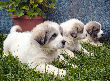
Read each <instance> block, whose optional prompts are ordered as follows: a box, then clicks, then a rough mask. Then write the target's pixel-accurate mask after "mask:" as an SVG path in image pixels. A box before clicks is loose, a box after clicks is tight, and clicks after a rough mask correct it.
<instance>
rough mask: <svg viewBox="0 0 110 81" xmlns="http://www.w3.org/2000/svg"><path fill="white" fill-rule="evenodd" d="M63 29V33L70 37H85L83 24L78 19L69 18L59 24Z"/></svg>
mask: <svg viewBox="0 0 110 81" xmlns="http://www.w3.org/2000/svg"><path fill="white" fill-rule="evenodd" d="M61 27H62V28H63V30H64V35H65V36H67V37H69V38H71V39H73V40H74V39H77V40H80V39H83V38H85V37H86V31H85V29H84V24H83V23H82V22H81V21H79V20H78V19H71V20H69V21H67V22H64V23H62V24H61Z"/></svg>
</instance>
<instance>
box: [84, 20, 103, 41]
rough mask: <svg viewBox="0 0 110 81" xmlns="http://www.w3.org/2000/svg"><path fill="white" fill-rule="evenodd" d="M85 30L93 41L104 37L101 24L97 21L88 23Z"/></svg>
mask: <svg viewBox="0 0 110 81" xmlns="http://www.w3.org/2000/svg"><path fill="white" fill-rule="evenodd" d="M85 29H86V31H87V33H88V35H89V36H90V37H92V38H93V39H97V38H100V37H102V36H103V35H104V32H103V31H102V26H101V24H100V23H98V22H96V21H90V22H89V23H87V24H86V25H85Z"/></svg>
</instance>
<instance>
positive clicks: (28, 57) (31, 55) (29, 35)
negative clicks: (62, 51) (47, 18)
mask: <svg viewBox="0 0 110 81" xmlns="http://www.w3.org/2000/svg"><path fill="white" fill-rule="evenodd" d="M45 23H48V22H44V23H42V24H39V25H38V26H36V27H35V28H34V29H33V31H32V32H23V33H20V32H16V30H17V29H20V27H19V26H13V27H12V29H11V31H10V34H9V35H8V37H7V38H6V40H5V41H4V53H5V55H8V52H11V53H12V55H13V56H14V57H16V56H18V58H19V60H20V61H21V62H22V63H26V64H28V65H29V66H30V68H35V67H36V68H35V71H40V72H41V73H45V69H46V72H47V73H48V74H50V73H51V74H54V75H55V76H57V75H58V74H59V76H60V77H61V78H63V77H64V76H65V75H66V70H63V69H59V68H57V67H55V66H53V65H51V62H52V61H54V60H56V59H57V57H58V52H57V49H58V48H62V43H61V41H62V40H64V38H63V37H62V36H61V34H60V31H59V29H58V28H59V27H58V26H59V25H58V24H57V23H54V22H49V23H48V25H49V26H51V27H52V28H55V29H56V30H55V31H53V32H57V33H58V36H57V37H56V38H55V39H54V40H52V41H51V42H49V43H47V44H46V45H44V47H43V46H41V45H40V44H38V42H36V41H35V40H34V35H35V34H37V33H38V32H36V31H37V30H38V29H39V28H40V27H41V26H42V25H43V24H45ZM34 30H36V31H34ZM42 31H45V28H44V30H41V31H40V32H42ZM61 59H63V57H62V58H61ZM37 65H38V66H37ZM45 67H46V68H45Z"/></svg>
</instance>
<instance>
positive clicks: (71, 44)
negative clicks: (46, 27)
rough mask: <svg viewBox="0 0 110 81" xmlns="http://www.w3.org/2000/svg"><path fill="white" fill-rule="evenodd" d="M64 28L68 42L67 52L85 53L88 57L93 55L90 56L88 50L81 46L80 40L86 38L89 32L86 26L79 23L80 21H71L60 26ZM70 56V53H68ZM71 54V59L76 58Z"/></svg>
mask: <svg viewBox="0 0 110 81" xmlns="http://www.w3.org/2000/svg"><path fill="white" fill-rule="evenodd" d="M60 26H61V27H62V28H63V33H64V37H65V40H66V47H65V48H66V50H67V49H68V50H70V51H72V52H73V51H81V50H82V51H83V52H84V53H86V54H87V55H88V56H90V55H93V54H92V53H91V54H90V53H89V52H88V51H87V50H86V49H84V48H83V47H82V46H81V44H80V40H81V39H84V38H85V37H86V34H87V32H86V31H85V29H84V24H83V23H82V22H81V21H79V20H78V19H70V20H68V21H66V22H63V23H61V24H60ZM67 54H68V53H67ZM70 54H71V53H69V56H70V57H74V54H71V55H70Z"/></svg>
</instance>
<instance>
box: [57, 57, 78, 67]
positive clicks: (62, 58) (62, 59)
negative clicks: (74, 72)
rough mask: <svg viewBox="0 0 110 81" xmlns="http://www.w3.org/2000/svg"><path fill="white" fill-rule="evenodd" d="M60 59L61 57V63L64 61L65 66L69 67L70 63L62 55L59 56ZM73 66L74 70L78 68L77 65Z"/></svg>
mask: <svg viewBox="0 0 110 81" xmlns="http://www.w3.org/2000/svg"><path fill="white" fill-rule="evenodd" d="M59 57H60V58H59V61H60V62H62V61H64V62H65V64H68V65H69V63H68V62H67V61H66V60H65V58H64V57H63V56H62V55H59ZM71 66H72V68H77V65H74V64H72V65H71Z"/></svg>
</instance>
